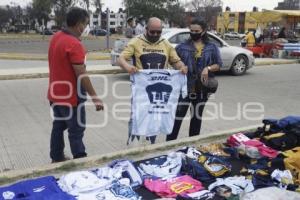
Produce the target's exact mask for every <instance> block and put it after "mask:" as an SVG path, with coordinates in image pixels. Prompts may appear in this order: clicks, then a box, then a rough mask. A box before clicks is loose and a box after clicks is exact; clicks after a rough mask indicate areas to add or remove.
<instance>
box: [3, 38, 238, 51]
mask: <svg viewBox="0 0 300 200" xmlns="http://www.w3.org/2000/svg"><path fill="white" fill-rule="evenodd" d="M114 41H115V39H114V38H111V39H110V48H111V47H112V46H113V43H114ZM227 42H228V44H230V45H233V46H240V40H227ZM48 43H49V38H48V37H46V38H45V40H38V39H30V40H28V39H27V40H26V39H6V40H4V39H3V38H2V39H1V38H0V53H37V54H46V53H47V52H48ZM83 43H84V45H85V47H86V48H87V50H89V51H95V50H103V49H106V38H105V37H98V39H93V40H83Z"/></svg>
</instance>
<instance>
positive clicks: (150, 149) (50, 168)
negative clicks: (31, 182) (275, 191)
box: [0, 124, 261, 185]
mask: <svg viewBox="0 0 300 200" xmlns="http://www.w3.org/2000/svg"><path fill="white" fill-rule="evenodd" d="M259 126H261V124H258V125H253V126H248V127H242V128H237V129H230V130H226V131H218V132H215V133H211V134H210V135H204V136H203V135H199V136H194V137H187V138H182V139H178V140H175V141H170V142H164V143H159V144H154V145H148V146H146V145H145V146H143V147H136V148H131V149H126V150H122V151H117V152H113V153H109V154H104V155H96V156H91V157H86V158H81V159H76V160H70V161H66V162H62V163H55V164H49V165H46V166H42V167H36V168H31V169H25V170H13V171H8V172H3V173H1V174H0V185H2V184H8V183H12V182H14V181H16V180H20V179H26V178H33V177H38V176H45V175H50V174H51V175H58V174H62V173H67V172H69V171H74V170H80V169H89V168H95V167H97V166H101V165H104V164H106V163H108V162H110V161H112V160H115V159H121V158H122V159H124V158H126V159H131V160H134V161H136V160H141V159H145V158H150V157H153V156H157V155H161V154H164V153H166V152H168V151H171V150H174V149H179V148H180V147H184V146H187V145H189V146H196V145H203V144H209V143H214V142H220V141H224V140H225V139H226V138H227V137H228V136H229V135H232V134H233V133H238V132H245V131H249V130H255V129H256V128H257V127H259Z"/></svg>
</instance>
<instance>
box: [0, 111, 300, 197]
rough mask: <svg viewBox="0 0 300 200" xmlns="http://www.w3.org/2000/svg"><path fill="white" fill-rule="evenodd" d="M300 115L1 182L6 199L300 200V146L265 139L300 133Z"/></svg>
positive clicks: (265, 121) (0, 194) (1, 194)
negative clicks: (219, 137) (149, 153)
mask: <svg viewBox="0 0 300 200" xmlns="http://www.w3.org/2000/svg"><path fill="white" fill-rule="evenodd" d="M297 120H298V118H297V117H287V118H283V120H279V121H276V120H270V119H268V120H264V124H265V125H268V126H269V125H270V127H269V128H267V127H263V128H261V127H259V128H258V130H256V131H255V132H246V133H237V134H233V135H232V136H229V137H228V139H227V142H226V143H224V144H223V143H212V144H207V145H201V146H200V147H197V146H195V147H193V146H186V147H182V148H179V149H175V150H173V151H171V152H168V153H166V154H165V155H157V156H155V157H150V158H147V159H144V160H138V161H134V162H133V161H130V160H127V159H126V158H123V159H118V160H114V161H112V162H110V163H107V165H105V166H102V167H97V168H92V169H90V170H82V171H75V172H69V173H67V174H64V175H62V176H61V177H59V179H55V177H52V176H48V177H41V178H37V179H30V180H25V181H20V182H17V183H14V184H12V185H9V186H2V187H0V200H17V199H23V200H141V199H146V200H154V199H157V200H158V199H164V200H166V198H171V199H173V200H174V199H176V200H300V159H299V158H300V146H296V147H294V148H292V149H289V148H290V147H288V149H289V150H284V149H286V147H285V146H282V147H283V148H280V150H274V149H272V148H271V147H269V146H268V145H267V144H265V143H264V142H263V140H262V138H263V137H265V136H268V137H269V139H270V138H272V135H273V136H274V134H275V136H274V138H276V137H277V138H278V137H281V136H283V134H280V132H277V131H278V130H280V131H283V132H282V133H284V134H293V135H297V134H298V124H297ZM280 144H283V143H280ZM171 199H170V200H171Z"/></svg>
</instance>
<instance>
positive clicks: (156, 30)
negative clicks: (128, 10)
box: [118, 17, 187, 143]
mask: <svg viewBox="0 0 300 200" xmlns="http://www.w3.org/2000/svg"><path fill="white" fill-rule="evenodd" d="M161 33H162V23H161V20H160V19H158V18H156V17H153V18H150V19H149V20H148V23H147V26H146V33H144V34H143V35H139V36H137V37H135V38H133V39H131V40H130V41H129V43H128V44H127V46H126V47H125V49H124V50H123V52H122V53H121V55H120V57H119V59H118V62H119V64H120V66H121V67H122V68H123V69H124V70H126V71H127V72H128V73H129V74H134V73H136V72H138V70H139V69H166V68H168V66H169V64H170V65H172V66H173V67H174V68H175V69H178V70H181V72H182V73H184V74H186V73H187V67H186V66H185V65H184V63H183V62H181V60H180V58H179V57H178V55H177V53H176V51H175V49H174V48H173V47H172V45H171V44H170V43H169V42H168V41H167V40H166V39H163V38H161ZM130 59H133V65H132V64H131V63H130V62H129V60H130ZM129 123H130V122H129ZM129 126H130V125H129ZM129 130H130V128H129ZM129 135H130V133H129ZM150 140H151V143H154V141H155V139H154V138H150Z"/></svg>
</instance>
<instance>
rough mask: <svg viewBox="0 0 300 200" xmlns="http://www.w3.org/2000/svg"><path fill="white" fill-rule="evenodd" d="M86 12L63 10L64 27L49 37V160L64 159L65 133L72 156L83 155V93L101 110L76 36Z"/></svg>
mask: <svg viewBox="0 0 300 200" xmlns="http://www.w3.org/2000/svg"><path fill="white" fill-rule="evenodd" d="M88 22H89V15H88V13H87V11H85V10H83V9H81V8H72V9H70V11H69V12H68V13H67V17H66V24H67V27H66V28H65V29H63V30H62V31H59V32H57V33H56V34H55V35H54V36H53V37H52V39H51V41H50V45H49V50H48V61H49V87H48V99H49V101H50V105H51V108H52V113H53V127H52V132H51V141H50V157H51V159H52V162H53V163H54V162H61V161H65V160H67V159H68V158H67V157H65V155H64V146H65V143H64V136H63V133H64V131H65V130H66V129H68V132H69V135H68V136H69V142H70V147H71V152H72V155H73V158H74V159H76V158H81V157H85V156H87V154H86V151H85V146H84V144H83V141H82V138H83V135H84V130H85V107H84V102H85V100H86V92H87V93H88V94H89V96H91V99H92V101H93V103H94V105H95V108H96V110H97V111H99V110H103V103H102V100H101V99H99V98H98V97H97V94H96V92H95V90H94V88H93V86H92V83H91V81H90V79H89V77H88V76H87V72H86V66H85V60H86V59H85V54H86V50H85V48H84V46H83V45H82V43H81V41H80V37H81V36H82V35H84V34H87V33H88V30H87V28H86V27H87V25H88Z"/></svg>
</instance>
